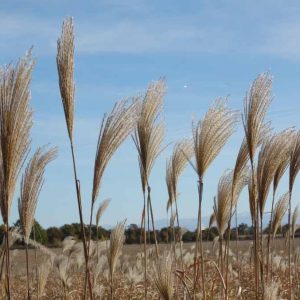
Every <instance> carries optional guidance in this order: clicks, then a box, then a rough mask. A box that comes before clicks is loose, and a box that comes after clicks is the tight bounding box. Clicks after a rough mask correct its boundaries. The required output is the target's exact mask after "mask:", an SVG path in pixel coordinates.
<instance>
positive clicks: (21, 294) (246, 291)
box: [3, 239, 300, 299]
mask: <svg viewBox="0 0 300 300" xmlns="http://www.w3.org/2000/svg"><path fill="white" fill-rule="evenodd" d="M252 243H253V242H252V241H239V242H238V244H236V242H235V241H233V242H231V244H230V249H232V254H230V260H231V262H230V273H231V274H230V276H231V279H230V280H232V286H234V288H233V289H232V290H231V293H232V297H231V299H254V297H255V295H254V294H253V284H254V281H253V280H254V278H253V277H251V272H252V271H251V268H253V257H252V259H251V258H250V253H249V249H250V247H251V245H252ZM285 243H286V242H285V240H284V239H278V240H275V243H274V248H275V249H276V250H275V251H276V255H275V259H274V262H273V264H274V269H273V272H274V274H275V275H274V277H275V278H276V281H277V282H278V280H280V283H281V286H280V288H279V290H278V293H279V294H280V296H281V298H280V299H286V298H287V289H286V285H287V282H286V277H287V276H286V273H287V262H286V261H285V260H284V259H283V258H282V257H283V256H284V255H285V253H284V252H285V251H286V244H285ZM71 244H72V246H71ZM71 244H68V243H66V244H65V245H64V246H65V248H64V249H61V248H53V249H50V251H51V252H52V253H53V255H55V256H56V257H54V261H56V262H54V264H53V267H51V271H50V273H49V275H48V276H49V277H48V278H47V279H46V280H47V281H46V283H45V289H44V291H43V296H42V297H40V299H82V297H83V284H84V268H82V267H81V268H80V267H79V268H78V266H76V267H74V265H77V264H80V262H79V260H80V259H78V258H76V256H81V263H82V262H83V257H82V256H83V253H82V252H77V253H76V254H74V253H72V250H71V248H69V247H74V245H77V244H73V243H71ZM80 245H81V244H80ZM102 246H103V244H102ZM102 246H101V247H102ZM203 246H204V252H205V254H206V258H207V259H211V260H216V258H217V257H218V249H217V248H218V246H217V245H215V244H214V243H213V242H204V243H203ZM298 246H300V240H298V239H296V240H295V247H298ZM170 247H171V245H159V251H160V253H163V252H166V251H171V249H170ZM177 247H178V245H177ZM194 247H195V244H194V243H186V244H184V245H183V252H184V269H185V270H188V268H189V267H190V265H192V264H193V258H192V257H193V250H192V249H193V248H194ZM236 247H238V253H239V258H237V256H236V251H235V250H236ZM142 250H143V249H142V245H124V247H123V249H122V254H121V256H120V262H119V263H118V266H117V271H116V272H117V273H116V279H115V283H114V285H115V290H114V299H141V298H143V296H144V294H143V269H142V267H141V266H138V263H137V257H138V256H140V255H141V254H142ZM177 250H178V249H177ZM76 251H78V249H76ZM177 252H178V251H177ZM189 254H190V255H189ZM36 257H37V262H38V266H41V265H43V264H44V263H45V261H48V259H49V255H48V253H45V252H44V251H41V250H37V251H35V250H34V249H30V250H29V266H30V267H29V270H30V271H29V272H30V278H31V279H32V280H31V282H30V285H31V297H32V299H36V294H37V289H36V286H37V281H36V268H35V266H36ZM62 257H69V261H68V264H67V265H66V266H65V265H64V266H62V265H60V264H62V262H65V261H64V260H61V258H62ZM99 257H102V258H104V260H106V252H105V250H102V251H101V253H100V254H99ZM237 259H238V260H239V264H237V263H236V262H237ZM149 260H151V256H149ZM100 261H102V259H101V258H100ZM11 263H12V268H11V271H12V274H11V280H12V290H13V294H12V296H13V299H26V298H27V288H26V286H27V285H26V261H25V250H24V249H23V250H22V249H16V250H11ZM153 263H154V259H153ZM101 264H103V266H101V267H100V264H99V268H101V272H102V273H101V274H98V278H97V282H95V286H94V288H95V291H96V290H97V285H99V286H98V287H99V294H97V293H96V294H95V295H97V296H96V299H107V298H108V299H109V298H110V290H109V283H108V279H107V275H108V270H107V267H108V266H107V265H106V263H105V262H103V263H101ZM130 266H131V267H133V268H135V267H136V269H135V272H137V273H139V272H140V274H129V273H128V272H130V270H129V269H130ZM64 267H66V268H65V269H64ZM139 268H140V269H139ZM177 268H178V270H181V266H180V258H179V253H178V265H177ZM92 269H93V267H92ZM138 270H139V271H138ZM99 271H100V270H99ZM173 271H174V272H175V270H173ZM149 272H150V274H151V269H150V270H149ZM187 272H188V271H187ZM207 275H208V278H209V277H211V280H208V286H209V289H210V290H211V295H215V296H213V298H211V296H209V299H217V294H218V290H219V289H220V286H219V280H218V274H217V272H216V270H215V269H214V268H213V267H209V268H208V270H207ZM64 281H65V283H64ZM151 281H152V279H150V280H149V282H148V285H149V290H148V298H149V299H159V293H158V292H157V291H156V289H155V287H154V286H153V282H151ZM64 284H66V287H65V288H66V289H67V293H66V294H65V295H64ZM173 284H174V287H173V288H174V291H175V290H176V291H177V293H178V297H181V298H183V295H184V293H183V292H182V285H181V284H180V281H174V282H173ZM276 289H277V287H276ZM180 290H181V291H180ZM234 293H236V295H239V296H236V297H237V298H234ZM186 297H187V296H186ZM3 299H5V296H3ZM295 299H298V298H295Z"/></svg>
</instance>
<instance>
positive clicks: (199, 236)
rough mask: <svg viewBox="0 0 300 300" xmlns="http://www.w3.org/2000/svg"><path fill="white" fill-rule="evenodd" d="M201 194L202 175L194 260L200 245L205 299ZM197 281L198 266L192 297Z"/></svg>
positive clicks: (204, 295)
mask: <svg viewBox="0 0 300 300" xmlns="http://www.w3.org/2000/svg"><path fill="white" fill-rule="evenodd" d="M202 196H203V180H202V177H199V182H198V197H199V204H198V223H197V234H196V247H195V261H197V259H198V253H199V247H200V257H201V260H200V261H201V279H202V289H203V299H204V300H206V289H205V272H204V255H203V241H202V228H201V227H202ZM199 240H200V241H199ZM197 281H198V267H197V269H196V274H194V295H193V296H194V298H195V293H196V285H197Z"/></svg>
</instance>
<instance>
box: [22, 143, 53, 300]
mask: <svg viewBox="0 0 300 300" xmlns="http://www.w3.org/2000/svg"><path fill="white" fill-rule="evenodd" d="M56 152H57V151H56V149H55V148H53V149H50V150H48V151H44V149H43V148H38V149H37V150H36V152H35V153H34V155H33V157H32V158H31V160H30V161H29V163H28V165H27V167H26V169H25V174H24V175H23V176H22V181H21V196H20V198H19V206H18V208H19V218H20V225H21V226H20V227H21V229H22V233H23V236H24V241H25V244H26V269H27V295H28V299H30V288H29V262H28V240H29V236H30V233H31V230H32V226H33V223H34V215H35V210H36V206H37V201H38V197H39V194H40V192H41V189H42V186H43V183H44V172H45V168H46V165H47V164H48V163H49V162H50V161H52V160H53V159H55V157H56Z"/></svg>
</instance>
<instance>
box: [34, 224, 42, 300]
mask: <svg viewBox="0 0 300 300" xmlns="http://www.w3.org/2000/svg"><path fill="white" fill-rule="evenodd" d="M35 225H36V224H35V223H34V225H33V239H34V241H35V242H36V238H35ZM34 260H35V277H36V286H37V299H39V298H40V295H39V291H40V287H39V278H38V258H37V248H36V247H34Z"/></svg>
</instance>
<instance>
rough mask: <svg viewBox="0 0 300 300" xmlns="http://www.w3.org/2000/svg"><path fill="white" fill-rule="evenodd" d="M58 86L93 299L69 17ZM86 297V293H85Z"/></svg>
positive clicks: (59, 61)
mask: <svg viewBox="0 0 300 300" xmlns="http://www.w3.org/2000/svg"><path fill="white" fill-rule="evenodd" d="M56 63H57V70H58V77H59V87H60V94H61V100H62V104H63V108H64V113H65V120H66V125H67V130H68V135H69V140H70V147H71V154H72V164H73V172H74V181H75V187H76V196H77V205H78V212H79V219H80V230H81V235H82V244H83V250H84V258H85V264H86V280H87V281H88V285H89V294H90V297H91V299H93V292H92V283H91V278H90V271H89V268H88V250H87V243H86V235H85V229H84V227H85V225H84V222H83V213H82V201H81V192H80V181H79V179H78V176H77V167H76V159H75V151H74V144H73V121H74V103H75V84H74V24H73V19H72V18H69V19H66V20H65V21H64V22H63V26H62V33H61V38H60V39H58V41H57V56H56ZM85 297H86V295H85Z"/></svg>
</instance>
